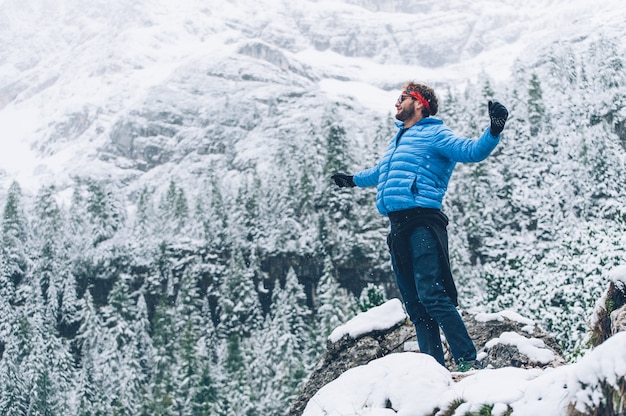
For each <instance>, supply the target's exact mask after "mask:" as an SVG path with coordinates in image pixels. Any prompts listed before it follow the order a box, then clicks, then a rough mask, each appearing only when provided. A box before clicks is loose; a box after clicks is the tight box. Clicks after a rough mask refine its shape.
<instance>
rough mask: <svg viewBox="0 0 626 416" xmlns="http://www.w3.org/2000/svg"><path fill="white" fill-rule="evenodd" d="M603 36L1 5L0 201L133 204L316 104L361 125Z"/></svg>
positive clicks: (410, 22)
mask: <svg viewBox="0 0 626 416" xmlns="http://www.w3.org/2000/svg"><path fill="white" fill-rule="evenodd" d="M602 31H610V32H612V33H613V34H614V36H615V37H616V38H620V37H621V38H622V39H623V38H626V36H622V35H623V34H624V32H625V31H626V5H625V4H624V3H623V2H622V1H619V0H610V1H609V0H607V1H602V2H591V1H567V0H562V1H540V0H534V1H497V0H484V1H479V2H465V1H460V0H450V1H446V2H426V1H421V0H409V1H396V0H394V1H375V0H369V1H368V0H347V1H304V0H299V1H273V0H272V1H270V0H267V1H242V0H234V1H219V0H212V1H209V2H203V1H196V0H184V1H178V2H167V1H159V0H156V1H152V0H150V1H148V0H143V1H139V2H137V1H132V2H131V1H124V0H116V1H90V2H83V1H77V0H59V1H49V0H26V1H24V0H3V1H2V2H0V38H1V39H2V40H3V41H2V42H1V43H0V126H1V131H2V137H3V139H2V142H3V144H4V150H3V151H2V154H1V156H0V174H1V176H0V186H1V188H2V189H3V190H4V191H6V189H7V188H8V186H9V184H10V183H11V181H12V180H14V179H17V180H18V181H19V183H20V184H21V185H22V186H23V187H24V188H26V189H30V190H35V189H37V187H38V186H40V185H41V184H46V183H50V182H55V183H57V184H59V185H60V188H61V189H62V188H63V185H64V184H67V183H68V182H69V177H70V176H71V175H79V176H94V177H98V178H110V179H111V180H115V181H119V183H120V184H123V186H125V187H128V188H129V189H136V188H137V186H138V185H137V184H139V183H144V182H146V181H147V182H150V181H153V182H154V181H159V182H161V183H166V182H167V180H166V178H167V177H168V176H169V175H171V174H178V175H180V176H185V177H187V175H188V174H189V173H190V172H197V171H198V169H199V170H202V167H204V168H206V166H209V165H210V163H211V160H213V159H215V155H216V154H223V153H222V150H223V147H226V148H230V149H231V151H232V152H233V154H231V155H230V156H229V157H230V159H231V162H233V164H231V165H230V166H231V167H232V168H236V169H240V168H242V167H244V166H248V165H249V161H251V160H252V161H261V162H262V161H263V160H264V159H265V158H264V157H263V155H264V154H267V153H271V152H272V148H273V147H274V145H275V144H276V143H275V142H276V138H277V137H278V136H280V134H277V133H278V132H279V131H280V130H284V129H283V128H282V127H281V126H285V125H289V124H302V123H306V122H307V120H314V119H316V118H318V117H321V113H320V112H319V111H318V110H319V109H320V108H321V107H323V104H324V103H326V102H332V101H340V102H344V103H346V104H348V105H351V106H352V107H353V108H354V110H355V112H354V114H353V115H351V116H350V118H351V119H352V120H350V121H349V123H351V124H352V125H360V124H363V123H366V122H367V120H368V119H369V118H371V117H373V116H375V115H379V116H382V117H385V116H387V115H388V114H389V112H390V110H392V106H393V99H394V97H395V95H397V93H398V88H399V87H400V85H401V83H402V82H404V81H406V80H408V79H419V80H423V81H425V82H428V83H431V84H434V85H436V86H438V87H442V88H443V87H448V86H457V85H461V84H464V83H466V82H467V81H468V80H473V79H475V78H476V77H477V76H478V75H479V74H481V73H483V72H484V73H487V74H488V75H489V76H491V77H493V78H494V79H496V80H497V81H499V82H502V83H505V82H507V79H508V77H510V70H511V66H512V65H513V63H514V61H515V60H516V59H528V56H529V54H530V55H532V54H533V53H535V52H538V51H540V50H542V48H544V47H546V46H548V45H550V44H551V43H552V42H560V41H563V42H569V41H584V40H585V39H588V38H590V37H594V36H595V35H596V34H597V33H599V32H602ZM364 132H367V130H366V129H365V130H364ZM4 191H3V192H4Z"/></svg>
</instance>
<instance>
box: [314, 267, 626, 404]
mask: <svg viewBox="0 0 626 416" xmlns="http://www.w3.org/2000/svg"><path fill="white" fill-rule="evenodd" d="M615 274H619V275H622V270H621V268H620V269H619V270H618V269H616V270H615ZM401 312H402V313H401ZM504 315H506V316H507V317H509V316H512V317H514V318H517V320H518V321H520V322H523V323H527V322H528V321H530V320H527V319H526V318H524V317H522V316H521V315H519V314H516V313H515V312H514V311H504V312H502V313H496V314H482V315H481V319H482V320H483V321H487V320H501V319H502V316H504ZM402 319H406V315H404V313H403V309H402V303H401V302H400V301H399V300H398V299H392V300H390V301H388V302H386V303H384V304H383V305H381V306H378V307H376V308H372V309H370V310H369V311H367V312H364V313H362V314H359V315H357V316H356V317H355V318H353V319H352V320H350V321H349V322H347V323H346V324H344V325H342V326H340V327H338V328H337V329H336V330H335V331H334V332H333V333H332V334H331V336H330V340H331V341H336V340H338V339H339V338H341V336H343V335H346V334H348V335H350V336H352V337H356V336H358V335H360V334H363V333H367V332H370V331H374V330H380V329H382V328H383V326H384V325H385V324H387V325H388V327H390V326H393V325H395V324H396V323H397V322H399V321H401V320H402ZM530 322H532V321H530ZM490 342H491V343H495V342H505V343H508V344H512V345H515V346H517V347H518V348H519V349H520V351H521V352H523V353H524V354H527V355H528V356H529V357H530V358H533V359H536V360H537V361H539V362H544V363H547V362H549V361H551V359H553V358H554V357H553V356H552V353H551V352H549V351H548V350H546V349H544V348H543V347H544V344H543V341H541V340H538V339H536V338H526V337H523V336H521V335H519V334H513V333H503V334H502V335H501V336H500V337H499V338H498V339H495V340H492V341H490ZM625 351H626V332H620V333H618V334H616V335H614V336H613V337H611V338H609V339H608V340H607V341H605V342H604V343H603V344H601V345H599V346H598V347H596V348H595V349H593V350H591V351H589V352H587V354H586V355H585V356H583V357H582V358H580V359H579V360H578V361H577V362H575V363H573V364H569V365H564V366H561V367H556V368H550V367H549V368H547V369H545V370H542V369H538V368H534V369H521V368H513V367H506V368H499V369H483V370H473V371H471V372H468V373H465V374H463V375H464V376H465V377H463V378H461V379H460V380H459V381H456V382H455V381H454V379H453V376H455V375H456V376H460V375H461V374H460V373H451V372H450V371H448V370H447V369H446V368H444V367H442V366H441V365H439V364H438V363H437V362H436V361H435V360H434V359H433V358H432V357H430V356H428V355H426V354H421V353H416V352H402V353H396V354H390V355H387V356H385V357H382V358H380V359H377V360H374V361H371V362H370V363H368V364H366V365H363V366H360V367H356V368H353V369H350V370H348V371H346V372H345V373H343V374H342V375H341V376H339V377H338V378H337V379H336V380H334V381H332V382H331V383H329V384H327V385H326V386H324V387H323V388H321V389H320V390H319V391H318V392H317V394H315V395H314V396H313V397H312V398H311V400H309V403H308V405H307V407H306V409H305V410H304V413H303V416H372V415H376V416H386V415H406V416H409V415H410V416H420V415H432V414H433V410H434V409H435V408H439V409H442V410H445V409H448V408H449V407H450V405H451V403H453V402H456V403H458V402H459V401H460V402H462V404H460V405H459V407H457V408H456V410H455V412H454V413H452V414H453V415H463V414H466V412H478V411H480V409H481V408H482V407H483V406H484V405H490V406H493V408H492V410H491V414H492V415H494V416H498V415H504V414H506V412H507V409H509V408H510V409H512V410H513V412H512V413H511V414H512V415H534V414H545V415H548V414H549V415H551V416H558V415H566V414H567V410H568V406H570V405H572V406H574V407H575V408H576V410H578V411H580V412H584V411H585V409H586V408H587V407H589V408H591V407H593V406H597V405H598V404H599V400H600V398H601V394H600V389H599V383H600V382H606V383H608V384H609V385H613V386H616V383H617V380H618V379H619V378H621V379H622V380H623V378H624V377H626V353H625Z"/></svg>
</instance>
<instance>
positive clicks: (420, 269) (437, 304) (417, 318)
mask: <svg viewBox="0 0 626 416" xmlns="http://www.w3.org/2000/svg"><path fill="white" fill-rule="evenodd" d="M439 250H440V248H439V246H438V244H437V240H436V239H435V237H434V236H433V234H432V232H431V231H430V230H429V229H428V228H426V227H417V228H415V229H414V230H412V231H410V232H409V233H407V235H406V236H404V237H402V240H400V241H397V243H396V244H394V246H393V249H392V251H391V262H392V265H393V270H394V273H395V276H396V282H397V284H398V289H399V290H400V294H401V295H402V299H403V300H404V305H405V307H406V311H407V313H408V314H409V317H410V318H411V322H413V324H414V325H415V332H416V334H417V342H418V344H419V348H420V351H421V352H423V353H426V354H429V355H431V356H433V357H434V358H435V359H436V360H437V361H438V362H439V363H440V364H441V365H443V366H444V367H445V359H444V355H443V347H442V345H441V336H440V334H439V327H441V329H442V330H443V333H444V335H445V336H446V340H447V341H448V344H449V345H450V352H451V353H452V356H453V357H454V360H455V361H456V362H457V363H458V362H459V360H465V361H470V360H475V359H476V347H474V343H473V342H472V339H471V338H470V336H469V334H468V333H467V328H466V327H465V323H463V320H462V319H461V315H460V314H459V312H458V311H457V309H456V307H455V306H454V303H453V302H452V300H451V299H450V297H449V296H448V294H447V293H446V292H445V290H444V287H443V273H442V271H443V269H442V268H443V267H449V266H448V265H447V264H445V265H444V264H442V263H443V262H442V260H441V258H440V256H439Z"/></svg>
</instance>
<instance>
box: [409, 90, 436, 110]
mask: <svg viewBox="0 0 626 416" xmlns="http://www.w3.org/2000/svg"><path fill="white" fill-rule="evenodd" d="M405 93H406V94H407V95H410V96H411V97H413V98H415V99H416V100H418V101H419V102H420V103H422V105H423V106H424V108H426V109H427V110H428V112H429V113H430V104H428V101H426V99H425V98H424V97H422V94H420V93H419V92H418V91H417V90H414V89H408V90H406V91H405Z"/></svg>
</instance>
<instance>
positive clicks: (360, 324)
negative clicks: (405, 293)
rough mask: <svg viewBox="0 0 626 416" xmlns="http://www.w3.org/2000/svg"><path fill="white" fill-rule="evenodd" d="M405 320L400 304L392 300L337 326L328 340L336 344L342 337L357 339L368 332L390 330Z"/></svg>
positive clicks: (397, 300) (398, 301) (396, 300)
mask: <svg viewBox="0 0 626 416" xmlns="http://www.w3.org/2000/svg"><path fill="white" fill-rule="evenodd" d="M406 318H407V316H406V313H405V312H404V308H403V307H402V302H400V300H399V299H392V300H390V301H388V302H385V303H384V304H382V305H380V306H377V307H375V308H372V309H370V310H368V311H367V312H364V313H361V314H358V315H357V316H355V317H354V318H352V319H351V320H349V321H348V322H346V323H345V324H344V325H341V326H338V327H337V328H335V330H334V331H333V332H332V333H331V334H330V336H329V337H328V339H329V340H330V341H331V342H337V341H339V340H340V339H341V338H342V337H343V336H344V335H349V336H350V337H351V338H357V337H359V336H360V335H363V334H367V333H368V332H372V331H377V330H383V329H387V328H391V327H393V326H395V325H396V324H398V323H400V322H403V321H404V320H406Z"/></svg>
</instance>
